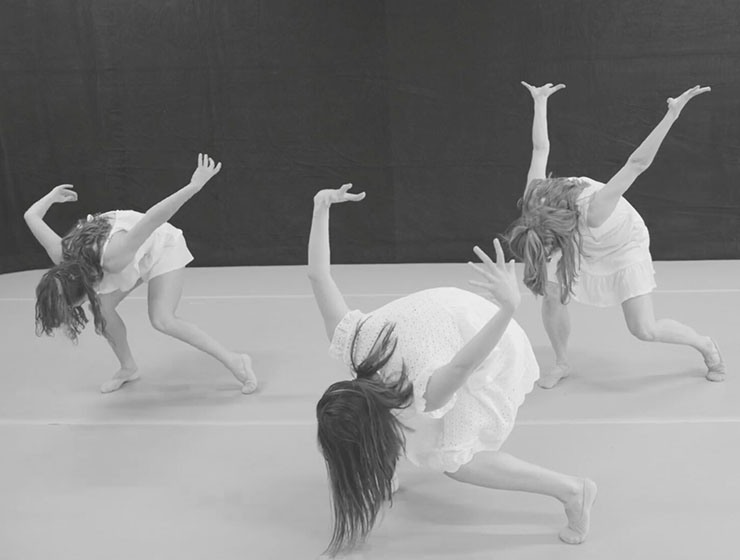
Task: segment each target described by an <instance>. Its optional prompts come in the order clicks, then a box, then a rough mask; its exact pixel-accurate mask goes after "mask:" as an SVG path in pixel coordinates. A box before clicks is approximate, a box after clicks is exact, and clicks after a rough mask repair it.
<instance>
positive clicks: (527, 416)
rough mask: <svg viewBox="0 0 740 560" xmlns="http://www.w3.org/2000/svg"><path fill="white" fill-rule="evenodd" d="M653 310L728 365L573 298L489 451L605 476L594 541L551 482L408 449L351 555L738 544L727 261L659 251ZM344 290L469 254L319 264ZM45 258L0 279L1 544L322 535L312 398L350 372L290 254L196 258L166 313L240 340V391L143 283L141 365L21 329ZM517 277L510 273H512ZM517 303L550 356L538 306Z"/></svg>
mask: <svg viewBox="0 0 740 560" xmlns="http://www.w3.org/2000/svg"><path fill="white" fill-rule="evenodd" d="M656 269H657V271H658V275H657V281H658V285H659V286H660V289H659V291H658V292H656V294H655V307H656V313H658V315H659V316H665V317H672V318H675V319H677V320H680V321H682V322H685V323H687V324H689V325H691V326H693V327H694V328H695V329H696V330H697V331H699V332H702V333H706V334H711V335H712V336H713V337H714V338H715V339H716V340H717V341H718V342H719V344H720V346H721V348H722V350H723V353H724V357H725V361H726V362H727V364H728V380H727V381H726V382H725V383H718V384H715V383H710V382H707V381H705V380H704V377H703V372H704V366H703V363H702V360H701V358H700V356H699V355H698V354H697V353H695V352H694V351H692V350H689V349H685V348H680V347H674V346H667V345H657V344H653V345H651V344H648V343H644V342H639V341H637V340H635V339H633V338H632V337H631V336H630V335H629V333H628V332H627V329H626V327H625V326H624V322H623V319H622V315H621V310H620V309H619V308H613V309H605V310H604V309H593V308H587V307H584V306H581V305H578V304H573V305H572V306H571V315H572V319H573V335H572V339H571V340H572V342H571V356H572V360H573V362H574V366H575V369H576V371H575V372H574V374H573V375H572V376H571V377H570V378H569V379H567V380H566V381H565V382H564V383H563V384H562V385H560V386H558V387H557V388H556V389H553V390H551V391H544V390H542V389H538V388H536V389H535V391H534V392H533V393H532V394H531V395H529V398H528V400H527V401H526V402H525V404H524V406H523V407H522V408H521V409H520V413H519V423H518V427H517V428H516V429H515V430H514V432H513V434H512V435H511V437H510V439H509V440H508V441H507V444H506V446H505V447H504V450H506V451H509V452H511V453H513V454H515V455H517V456H519V457H521V458H523V459H526V460H529V461H532V462H535V463H540V464H542V465H544V466H548V467H551V468H554V469H557V470H561V471H564V472H567V473H571V474H578V475H585V476H589V477H591V478H593V479H594V480H595V481H596V482H597V484H598V485H599V500H598V502H597V504H596V506H595V508H594V514H593V521H592V530H591V535H590V538H589V540H588V541H587V542H586V543H585V544H584V545H581V546H577V547H573V546H568V545H565V544H562V543H561V542H560V541H559V540H558V538H557V532H558V530H559V529H560V527H561V526H562V525H563V524H564V516H563V513H562V507H561V506H560V504H558V503H557V502H555V501H554V500H548V499H546V498H542V497H539V496H533V495H528V494H521V493H506V492H494V491H489V490H484V489H480V488H475V487H472V486H465V485H461V484H459V483H456V482H454V481H452V480H450V479H448V478H447V477H444V476H441V475H436V474H433V473H427V472H424V471H420V470H418V469H415V468H414V467H413V466H412V465H410V464H408V463H406V462H403V463H402V465H401V468H400V477H401V484H402V489H401V491H400V492H399V494H398V495H397V496H396V500H395V502H394V506H393V508H392V509H390V510H389V511H388V513H387V514H386V516H385V519H384V521H383V523H382V525H380V526H379V527H378V528H377V529H376V531H375V532H374V533H373V535H372V536H371V538H370V540H369V541H368V544H367V546H366V547H365V548H364V549H363V550H362V552H361V553H359V554H357V555H355V557H356V558H367V559H383V560H414V559H419V558H429V559H448V558H449V559H455V560H473V559H494V558H495V559H501V560H516V559H527V560H530V559H531V560H534V559H538V560H539V559H543V560H545V559H546V560H553V559H565V558H568V559H571V558H573V559H589V560H590V559H598V560H612V559H614V560H616V559H619V560H623V559H626V558H627V559H641V558H646V559H647V558H649V559H651V560H653V559H657V560H660V559H663V558H665V559H671V560H675V559H683V558H686V559H692V560H693V559H697V558H707V559H733V558H740V540H738V528H740V476H738V472H739V471H740V384H739V383H738V381H737V375H735V373H736V371H737V370H736V369H735V364H738V363H740V261H711V262H709V261H703V262H682V263H678V262H661V263H656ZM334 272H335V278H336V279H337V282H338V283H339V285H340V287H341V288H342V290H343V291H344V293H345V294H346V295H347V300H348V302H349V304H350V306H352V307H358V308H360V309H363V310H371V309H373V308H375V307H378V306H379V305H382V304H383V303H385V302H387V301H389V300H391V299H393V298H395V297H399V296H402V295H405V294H407V293H410V292H413V291H417V290H420V289H424V288H428V287H434V286H459V287H463V288H465V287H467V282H468V280H469V279H471V278H472V277H471V274H470V270H469V268H468V267H467V266H466V265H462V264H461V265H439V264H438V265H362V266H360V265H357V266H336V267H334ZM40 275H41V271H32V272H23V273H17V274H7V275H3V276H0V328H1V329H2V332H3V337H2V342H1V345H2V346H1V348H0V349H1V350H2V358H3V362H2V363H3V365H2V375H1V376H0V449H2V460H0V560H67V559H70V560H88V559H90V560H93V559H94V560H118V559H121V560H123V559H125V560H131V559H137V560H169V559H172V560H175V559H176V560H191V559H192V560H196V559H197V560H201V559H208V560H232V559H234V560H237V559H238V560H244V559H255V560H272V559H275V560H301V559H313V558H317V557H318V556H319V555H320V553H321V552H322V550H323V548H324V547H325V545H326V543H327V541H328V538H329V521H330V502H329V489H328V486H327V482H326V475H325V470H324V464H323V460H322V458H321V456H320V454H319V452H318V449H317V447H316V442H315V420H314V418H315V417H314V407H315V403H316V401H317V400H318V398H319V396H320V395H321V393H322V392H323V390H324V389H325V388H326V387H327V386H328V385H329V384H330V383H331V382H332V381H334V380H336V379H339V378H340V377H343V376H346V375H347V374H346V373H345V372H344V371H343V368H342V366H341V364H339V363H337V362H334V361H332V360H331V359H330V358H329V357H328V355H327V345H328V343H327V341H326V339H325V335H324V332H323V328H322V324H321V321H320V318H319V314H318V310H317V309H316V307H315V304H314V302H313V299H312V297H311V295H310V287H309V284H308V280H307V279H306V277H305V267H254V268H248V267H241V268H210V269H208V268H200V269H189V270H188V273H187V280H186V288H185V296H184V299H183V302H182V303H181V306H180V314H181V315H182V316H183V317H185V318H188V319H190V320H192V321H194V322H196V323H197V324H199V325H200V326H201V327H202V328H204V329H205V330H207V331H208V332H210V333H211V334H212V335H214V336H215V337H216V338H218V339H220V340H221V341H223V342H224V343H226V344H227V346H231V347H233V348H235V349H242V350H244V351H247V352H250V353H251V354H252V356H253V358H254V361H255V369H256V371H257V374H258V376H259V378H260V383H261V387H260V389H259V390H258V392H257V393H255V394H253V395H242V394H241V392H240V391H239V387H238V385H237V384H236V382H235V381H234V380H233V378H232V377H231V375H230V374H229V373H228V372H227V371H226V370H225V369H222V368H221V366H220V364H218V363H217V362H215V361H214V360H212V359H211V358H209V357H207V356H205V355H202V354H200V353H199V352H198V351H196V350H194V349H191V348H190V347H188V346H186V345H184V344H182V343H180V342H177V341H174V340H172V339H169V338H167V337H166V336H164V335H162V334H160V333H158V332H156V331H154V330H153V329H152V327H151V326H150V325H149V322H148V318H147V314H146V300H145V295H146V294H145V288H139V290H138V291H136V292H134V293H133V294H132V296H131V297H130V298H129V299H127V300H126V301H124V302H123V303H122V304H121V306H120V307H119V311H120V313H121V315H122V317H123V318H124V320H125V321H126V323H127V325H128V329H129V338H130V341H131V347H132V349H133V351H134V354H135V356H136V358H137V361H138V363H139V366H140V368H141V373H142V379H141V380H139V381H137V382H136V383H133V384H130V385H127V386H126V387H124V389H122V390H121V391H118V392H116V393H112V394H109V395H102V394H100V393H99V392H98V387H99V385H100V384H101V383H102V382H103V381H105V380H106V379H107V378H109V377H110V376H111V375H112V373H113V372H114V371H115V369H116V361H115V358H114V356H113V354H112V352H111V351H110V350H109V348H108V346H107V344H106V343H105V341H104V340H103V339H102V338H100V337H97V336H96V335H95V334H94V333H93V332H92V328H88V330H87V332H85V334H84V335H83V336H82V337H81V339H80V342H79V345H78V346H77V347H75V346H73V345H72V344H71V343H70V342H68V341H67V340H66V339H64V338H63V337H62V336H61V335H59V336H57V337H56V338H37V337H36V336H35V335H34V325H33V317H34V312H33V306H34V288H35V285H36V282H37V281H38V278H39V277H40ZM520 276H521V274H520ZM517 320H518V321H519V323H520V324H521V325H522V326H523V327H524V329H525V330H526V332H527V333H528V335H529V337H530V339H531V341H532V344H533V346H534V347H535V351H536V353H537V356H538V358H539V360H540V365H541V367H542V368H543V369H546V368H548V367H549V366H550V365H551V363H552V356H551V351H550V349H549V344H548V341H547V337H546V335H545V332H544V329H543V327H542V324H541V321H540V317H539V303H538V302H537V301H536V300H535V299H534V298H533V297H531V296H529V295H526V296H525V298H524V301H523V303H522V306H521V308H520V310H519V311H518V312H517Z"/></svg>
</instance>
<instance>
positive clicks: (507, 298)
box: [424, 239, 521, 412]
mask: <svg viewBox="0 0 740 560" xmlns="http://www.w3.org/2000/svg"><path fill="white" fill-rule="evenodd" d="M494 246H495V249H496V262H495V263H494V262H493V261H492V260H491V259H490V258H489V257H488V255H486V254H485V253H484V252H483V251H482V250H481V249H479V248H478V247H476V248H475V249H474V251H475V253H476V254H477V255H478V256H479V257H480V259H481V260H482V261H483V264H484V267H485V268H483V267H478V266H475V265H473V266H474V267H475V269H476V270H477V271H478V272H479V273H480V274H481V275H482V276H483V277H484V278H485V280H486V282H471V283H472V284H474V285H476V286H479V287H482V288H484V289H486V290H487V291H488V292H489V297H491V299H493V300H494V301H495V302H496V303H497V305H498V306H499V311H498V313H496V314H495V315H494V316H493V317H492V318H491V319H490V320H489V321H488V323H486V324H485V326H484V327H483V328H482V329H481V330H480V331H478V333H476V335H475V336H474V337H473V338H472V339H470V341H469V342H468V343H467V344H466V345H465V346H463V347H462V348H461V349H460V350H459V351H458V352H457V354H455V356H454V357H453V358H452V360H450V362H449V363H448V364H446V365H444V366H442V367H441V368H439V369H438V370H436V371H435V372H434V373H433V374H432V377H431V378H430V380H429V384H428V385H427V389H426V392H425V393H424V399H425V400H426V411H427V412H431V411H434V410H436V409H438V408H441V407H443V406H444V405H445V404H446V403H447V402H448V401H449V400H450V399H451V398H452V396H453V395H454V394H455V392H456V391H457V390H458V389H460V387H462V386H463V384H464V383H465V381H467V379H468V378H469V377H470V375H471V374H472V373H473V372H474V371H475V370H476V368H477V367H478V366H479V365H480V364H481V362H483V360H485V359H486V358H487V357H488V355H489V354H490V353H491V352H492V351H493V349H494V348H495V347H496V345H497V344H498V343H499V341H500V340H501V337H502V336H503V334H504V332H505V331H506V328H507V327H508V325H509V322H510V321H511V318H512V317H513V316H514V312H515V311H516V308H517V307H518V306H519V302H520V300H521V296H520V294H519V286H518V284H517V280H516V275H515V274H514V261H513V260H512V261H510V262H509V263H508V264H507V263H505V262H504V252H503V250H502V249H501V243H499V240H498V239H496V240H495V241H494Z"/></svg>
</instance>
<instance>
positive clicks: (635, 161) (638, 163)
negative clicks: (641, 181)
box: [627, 156, 653, 175]
mask: <svg viewBox="0 0 740 560" xmlns="http://www.w3.org/2000/svg"><path fill="white" fill-rule="evenodd" d="M651 163H653V160H652V159H648V158H644V157H639V156H638V157H635V156H632V157H630V159H629V160H628V161H627V165H628V166H629V167H630V168H631V169H633V170H634V171H635V172H636V173H637V174H638V175H639V174H640V173H642V172H643V171H645V170H646V169H647V168H648V167H650V164H651Z"/></svg>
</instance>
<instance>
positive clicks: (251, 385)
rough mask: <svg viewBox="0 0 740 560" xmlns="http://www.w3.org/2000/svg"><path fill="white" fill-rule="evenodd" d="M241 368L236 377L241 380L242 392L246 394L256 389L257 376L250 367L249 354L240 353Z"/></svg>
mask: <svg viewBox="0 0 740 560" xmlns="http://www.w3.org/2000/svg"><path fill="white" fill-rule="evenodd" d="M239 358H240V359H241V368H240V370H239V375H238V376H237V379H239V381H241V382H242V393H244V394H245V395H248V394H250V393H254V392H255V391H256V390H257V376H256V375H255V374H254V370H253V369H252V358H251V357H250V356H249V354H241V355H240V356H239Z"/></svg>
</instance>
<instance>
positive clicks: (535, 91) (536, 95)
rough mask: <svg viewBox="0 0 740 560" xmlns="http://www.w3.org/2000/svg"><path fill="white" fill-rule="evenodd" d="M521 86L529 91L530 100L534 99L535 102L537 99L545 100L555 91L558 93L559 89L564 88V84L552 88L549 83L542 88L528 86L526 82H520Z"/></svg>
mask: <svg viewBox="0 0 740 560" xmlns="http://www.w3.org/2000/svg"><path fill="white" fill-rule="evenodd" d="M522 85H523V86H524V87H525V88H527V89H528V90H529V93H531V94H532V99H534V100H535V101H537V100H538V99H547V98H548V97H550V96H551V95H552V94H553V93H555V92H556V91H560V90H561V89H564V88H565V84H558V85H556V86H554V85H552V84H550V83H547V84H545V85H544V86H540V87H535V86H532V85H529V84H528V83H527V82H522Z"/></svg>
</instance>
